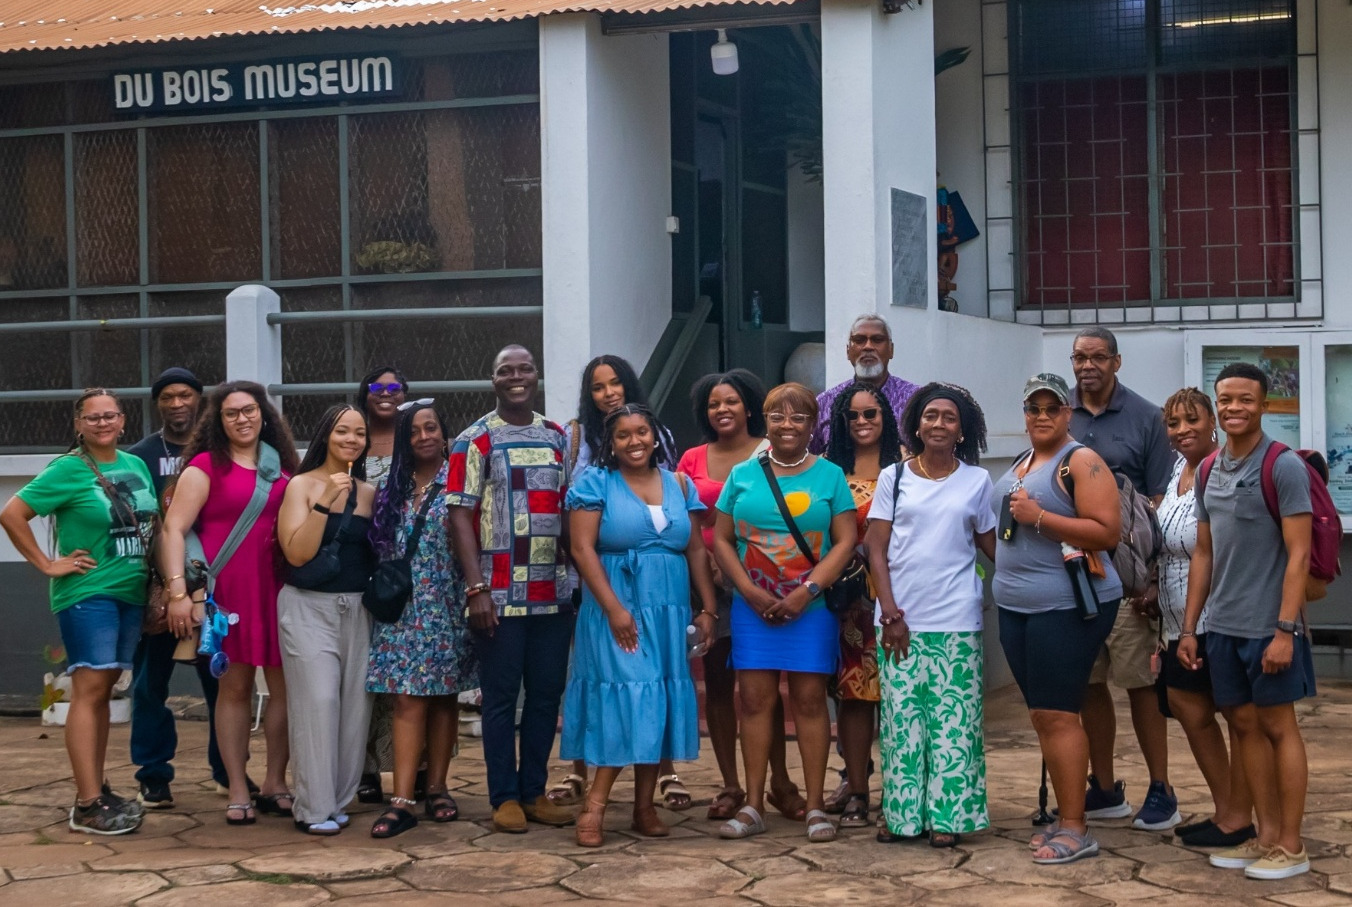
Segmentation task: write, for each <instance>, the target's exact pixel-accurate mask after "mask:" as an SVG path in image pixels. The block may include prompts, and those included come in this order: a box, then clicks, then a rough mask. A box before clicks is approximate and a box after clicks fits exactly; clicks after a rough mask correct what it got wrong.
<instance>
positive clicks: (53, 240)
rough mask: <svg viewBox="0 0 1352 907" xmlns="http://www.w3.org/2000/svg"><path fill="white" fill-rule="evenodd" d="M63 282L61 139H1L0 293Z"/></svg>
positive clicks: (60, 285)
mask: <svg viewBox="0 0 1352 907" xmlns="http://www.w3.org/2000/svg"><path fill="white" fill-rule="evenodd" d="M66 283H67V277H66V176H65V153H64V151H63V150H62V141H61V136H59V135H37V136H24V137H20V138H9V139H0V289H4V290H42V289H51V288H55V287H64V286H66Z"/></svg>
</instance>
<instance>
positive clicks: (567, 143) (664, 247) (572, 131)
mask: <svg viewBox="0 0 1352 907" xmlns="http://www.w3.org/2000/svg"><path fill="white" fill-rule="evenodd" d="M667 59H668V55H667V37H666V35H625V36H607V35H603V34H602V33H601V20H600V17H599V16H597V15H595V14H592V13H576V14H567V15H554V16H546V17H544V18H543V19H541V20H540V145H541V163H542V176H541V203H542V209H543V230H544V237H543V242H544V250H543V251H544V254H543V259H544V265H543V267H544V345H545V349H544V350H543V354H544V362H545V371H546V375H547V380H546V382H545V410H546V412H547V413H548V414H549V415H550V416H551V417H552V418H555V419H567V418H571V417H572V415H573V414H574V413H575V412H576V408H577V388H578V380H579V377H580V375H581V372H582V369H583V367H584V366H585V365H586V363H587V361H588V360H589V359H591V358H592V357H593V356H595V355H597V354H598V353H614V354H616V355H619V356H623V357H625V358H626V359H628V360H629V361H630V362H632V363H633V364H634V367H635V368H636V369H638V370H639V371H642V369H643V366H644V365H645V364H646V363H647V360H648V357H649V356H650V355H651V353H652V350H653V347H654V346H655V345H656V344H657V340H658V338H659V337H660V336H661V334H662V331H663V329H664V328H665V327H666V325H667V321H668V320H669V319H670V317H671V239H670V237H669V236H668V234H667V232H666V217H667V215H669V214H670V213H671V126H670V115H669V113H668V111H669V109H670V104H671V100H670V98H671V90H670V77H669V73H668V62H667Z"/></svg>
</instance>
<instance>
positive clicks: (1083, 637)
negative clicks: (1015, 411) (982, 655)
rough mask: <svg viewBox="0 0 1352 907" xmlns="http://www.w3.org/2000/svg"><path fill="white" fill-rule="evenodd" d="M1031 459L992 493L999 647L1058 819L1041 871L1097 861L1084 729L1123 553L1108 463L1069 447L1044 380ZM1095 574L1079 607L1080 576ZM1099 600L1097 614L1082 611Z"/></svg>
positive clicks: (1059, 395) (1063, 411) (1064, 404)
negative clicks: (1118, 555)
mask: <svg viewBox="0 0 1352 907" xmlns="http://www.w3.org/2000/svg"><path fill="white" fill-rule="evenodd" d="M1023 402H1024V407H1023V408H1024V427H1025V429H1026V430H1027V432H1028V439H1029V441H1031V442H1032V445H1033V446H1032V449H1031V450H1030V451H1028V452H1027V453H1025V454H1024V455H1022V456H1020V457H1019V458H1018V459H1017V460H1016V461H1015V462H1014V465H1013V466H1012V467H1011V468H1010V469H1009V471H1007V472H1006V473H1005V474H1004V475H1003V476H1001V477H1000V479H999V480H998V481H997V482H996V483H995V492H996V494H997V495H1003V500H1002V502H1001V503H1000V504H999V505H998V507H997V512H996V517H997V520H998V521H999V525H998V526H997V531H996V539H997V541H996V545H995V568H996V570H995V581H994V584H993V586H992V592H993V593H994V596H995V602H996V604H997V605H998V606H999V613H1000V645H1001V647H1002V648H1003V649H1004V652H1005V658H1006V660H1007V661H1008V662H1009V667H1010V670H1011V671H1012V672H1013V674H1014V679H1015V681H1016V682H1017V683H1018V685H1019V689H1020V690H1021V691H1022V692H1023V698H1024V701H1025V702H1026V703H1027V705H1028V714H1029V717H1030V718H1031V719H1032V722H1033V729H1034V730H1035V731H1036V732H1037V735H1038V742H1039V744H1040V745H1041V747H1042V757H1043V759H1044V760H1046V763H1047V772H1048V774H1049V775H1050V776H1051V780H1052V787H1053V788H1054V789H1055V791H1056V802H1057V804H1058V806H1059V807H1060V817H1059V819H1058V821H1057V823H1056V824H1055V825H1051V826H1049V827H1048V828H1047V829H1046V830H1045V831H1043V832H1040V833H1039V834H1036V835H1034V836H1033V840H1032V842H1031V844H1030V846H1031V847H1032V848H1033V862H1035V863H1069V862H1072V861H1074V860H1078V859H1081V858H1083V857H1089V856H1093V855H1094V854H1096V853H1098V849H1099V848H1098V842H1097V841H1095V840H1094V837H1093V835H1091V834H1090V833H1089V828H1088V826H1087V825H1086V823H1085V815H1084V790H1085V787H1086V785H1087V784H1088V779H1089V740H1088V738H1087V737H1086V736H1085V732H1084V727H1083V726H1082V725H1081V723H1080V708H1081V706H1082V705H1083V700H1084V692H1085V687H1086V685H1087V684H1088V683H1089V672H1090V670H1091V669H1092V668H1093V666H1094V659H1095V658H1096V657H1097V656H1098V652H1099V649H1100V647H1102V645H1103V642H1104V640H1105V639H1107V637H1108V632H1109V631H1110V630H1111V629H1112V626H1113V620H1114V619H1115V618H1116V616H1117V608H1118V604H1119V603H1120V601H1121V598H1122V583H1121V581H1120V580H1119V579H1118V577H1117V573H1116V571H1114V570H1113V565H1112V560H1111V559H1110V558H1109V557H1107V555H1106V554H1103V552H1106V551H1107V550H1108V549H1110V548H1112V547H1114V546H1115V545H1116V544H1117V543H1118V537H1119V534H1120V525H1121V515H1120V512H1119V507H1120V505H1119V503H1118V495H1117V482H1116V481H1115V480H1114V478H1113V475H1112V472H1111V471H1109V469H1108V467H1107V465H1106V464H1104V462H1103V459H1102V458H1101V457H1099V455H1098V454H1096V453H1094V451H1092V450H1090V449H1089V448H1087V447H1085V446H1084V445H1082V444H1080V443H1079V442H1078V441H1076V440H1075V439H1074V438H1072V437H1071V436H1070V389H1069V388H1068V387H1067V386H1066V382H1065V379H1064V378H1062V377H1061V376H1060V375H1053V374H1050V373H1043V374H1040V375H1034V376H1033V377H1031V378H1029V379H1028V381H1027V383H1026V384H1025V385H1024V388H1023ZM1086 562H1089V563H1088V568H1089V569H1090V571H1091V574H1092V575H1091V579H1090V580H1089V584H1090V585H1091V586H1092V590H1093V594H1092V596H1091V595H1090V594H1089V592H1088V591H1087V590H1084V591H1082V593H1081V594H1080V595H1079V596H1077V590H1076V586H1075V584H1074V582H1073V578H1072V576H1073V574H1072V571H1078V570H1079V569H1081V566H1083V565H1086ZM1094 600H1096V601H1097V614H1093V613H1092V609H1091V608H1088V607H1086V606H1087V605H1088V604H1091V603H1092V602H1093V601H1094Z"/></svg>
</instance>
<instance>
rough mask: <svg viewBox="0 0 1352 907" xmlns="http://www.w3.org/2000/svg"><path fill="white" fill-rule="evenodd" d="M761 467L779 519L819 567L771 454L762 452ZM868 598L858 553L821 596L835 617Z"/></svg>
mask: <svg viewBox="0 0 1352 907" xmlns="http://www.w3.org/2000/svg"><path fill="white" fill-rule="evenodd" d="M757 460H759V462H760V465H761V470H762V471H763V472H764V473H765V480H766V481H767V482H769V483H770V491H771V492H772V493H773V494H774V496H775V505H776V506H777V507H779V515H780V516H781V517H782V518H783V519H784V524H785V525H786V526H788V527H789V533H790V534H791V535H792V536H793V540H794V542H795V543H797V545H798V550H799V551H801V552H803V556H804V557H806V558H807V559H808V561H809V562H810V563H811V564H812V566H814V567H815V566H817V554H816V552H814V551H813V550H812V546H811V545H809V544H808V543H807V539H805V538H803V533H802V531H801V530H800V529H799V528H798V524H797V523H795V522H794V520H793V515H792V514H791V513H789V505H788V503H786V502H785V500H784V492H783V491H782V490H780V487H779V480H778V479H777V478H775V471H774V469H773V468H771V466H770V453H769V451H765V452H763V453H762V454H761V455H760V456H759V457H757ZM867 594H868V565H867V564H865V563H864V559H863V558H862V557H860V556H859V554H858V553H857V552H856V553H855V554H854V556H853V557H851V558H850V562H849V563H848V564H846V565H845V570H844V571H843V572H842V573H841V574H840V577H839V578H838V579H836V581H835V582H834V583H832V584H831V585H829V586H827V587H826V589H825V590H823V592H822V600H823V601H825V602H826V610H828V611H830V612H831V613H832V614H837V615H839V614H845V613H847V612H848V611H850V610H851V609H852V608H854V605H855V602H857V601H859V599H860V598H862V597H864V596H865V595H867Z"/></svg>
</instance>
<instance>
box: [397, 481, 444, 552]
mask: <svg viewBox="0 0 1352 907" xmlns="http://www.w3.org/2000/svg"><path fill="white" fill-rule="evenodd" d="M439 494H441V485H439V484H437V483H433V484H432V485H430V486H429V487H428V489H427V491H426V492H425V493H424V494H423V502H422V506H421V507H419V508H418V516H417V519H415V520H414V521H413V530H412V531H411V532H410V533H409V534H408V543H407V544H406V545H404V557H405V558H407V559H408V560H410V561H411V560H413V558H414V557H416V556H417V554H418V542H419V541H421V540H422V531H423V526H424V525H425V524H426V523H427V511H428V510H429V509H431V507H432V501H433V500H434V499H435V498H436V496H437V495H439Z"/></svg>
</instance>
